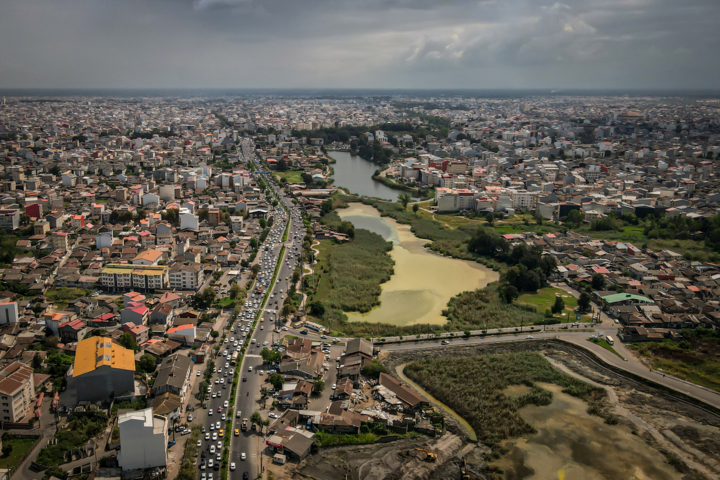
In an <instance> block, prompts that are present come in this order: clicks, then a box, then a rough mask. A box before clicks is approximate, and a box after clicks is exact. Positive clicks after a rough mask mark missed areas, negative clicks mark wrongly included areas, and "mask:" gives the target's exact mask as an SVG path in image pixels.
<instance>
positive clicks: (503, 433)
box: [405, 352, 607, 446]
mask: <svg viewBox="0 0 720 480" xmlns="http://www.w3.org/2000/svg"><path fill="white" fill-rule="evenodd" d="M405 375H407V376H408V377H409V378H410V379H411V380H413V381H414V382H417V383H418V384H419V385H420V386H421V387H422V388H424V389H425V390H427V392H428V393H430V394H431V395H432V396H434V397H435V398H437V399H438V400H440V401H441V402H443V403H445V404H446V405H447V406H449V407H450V408H452V409H453V410H454V411H455V412H457V413H458V414H459V415H460V416H461V417H463V418H464V419H465V420H466V421H467V422H468V423H469V424H470V426H472V427H473V429H474V430H475V432H476V433H477V436H478V440H479V441H480V442H481V443H484V444H486V445H489V446H498V445H499V443H500V442H501V441H502V440H504V439H506V438H512V437H519V436H522V435H527V434H530V433H533V432H534V431H535V429H534V428H533V427H532V426H531V425H529V424H528V423H527V422H525V420H523V419H522V417H521V416H520V414H519V413H518V410H519V409H520V408H522V407H523V406H525V405H538V406H543V405H549V404H550V403H551V401H552V392H550V391H547V390H544V389H542V388H541V387H539V386H538V385H536V383H539V382H542V383H554V384H557V385H560V386H562V387H565V389H564V390H563V392H565V393H568V394H570V395H573V396H576V397H578V398H581V399H583V400H585V401H586V402H588V403H589V406H590V407H591V408H592V407H595V408H592V410H589V411H592V412H594V413H598V414H600V415H607V414H606V413H605V412H604V408H603V405H602V403H601V401H602V400H603V399H604V397H605V395H606V394H605V391H604V390H603V389H602V388H598V387H594V386H592V385H590V384H588V383H585V382H582V381H580V380H578V379H576V378H574V377H571V376H569V375H566V374H564V373H562V372H560V371H558V370H556V369H555V368H553V367H552V365H550V362H548V361H547V360H546V359H545V358H544V357H542V356H541V355H540V354H538V353H526V352H525V353H509V354H500V355H482V354H478V355H470V356H467V355H466V356H453V355H448V356H445V357H442V358H436V359H424V360H419V361H416V362H413V363H410V364H408V365H407V366H406V367H405ZM510 385H527V386H528V387H531V390H530V391H529V392H527V393H525V394H523V395H519V396H506V395H504V394H503V393H502V392H503V390H504V389H505V388H506V387H508V386H510Z"/></svg>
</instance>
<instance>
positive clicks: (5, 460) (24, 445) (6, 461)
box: [0, 434, 35, 469]
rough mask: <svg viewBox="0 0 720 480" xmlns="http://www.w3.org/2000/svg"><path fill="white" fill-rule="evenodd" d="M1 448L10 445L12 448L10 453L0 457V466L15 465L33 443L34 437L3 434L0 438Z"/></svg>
mask: <svg viewBox="0 0 720 480" xmlns="http://www.w3.org/2000/svg"><path fill="white" fill-rule="evenodd" d="M2 445H3V448H5V447H7V446H8V445H12V447H13V449H12V452H10V455H8V456H5V455H3V456H2V457H0V468H12V469H14V468H15V467H17V465H18V463H19V462H20V459H21V458H22V457H24V456H25V454H27V453H28V452H29V451H30V450H31V449H32V447H33V445H35V439H34V438H13V437H12V436H11V435H7V434H6V435H4V436H3V440H2Z"/></svg>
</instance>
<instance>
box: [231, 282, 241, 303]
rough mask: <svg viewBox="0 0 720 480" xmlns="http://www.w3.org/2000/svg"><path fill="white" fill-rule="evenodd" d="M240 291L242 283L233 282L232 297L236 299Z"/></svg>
mask: <svg viewBox="0 0 720 480" xmlns="http://www.w3.org/2000/svg"><path fill="white" fill-rule="evenodd" d="M239 293H240V285H238V284H237V283H233V285H232V287H230V298H232V299H233V300H235V299H236V298H237V297H238V294H239Z"/></svg>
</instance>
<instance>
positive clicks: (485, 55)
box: [0, 0, 720, 89]
mask: <svg viewBox="0 0 720 480" xmlns="http://www.w3.org/2000/svg"><path fill="white" fill-rule="evenodd" d="M0 45H2V48H1V49H0V88H18V87H20V88H22V87H25V88H192V87H198V88H272V87H277V88H325V87H334V88H476V89H483V88H619V89H645V88H682V89H717V88H718V86H719V85H720V82H719V81H718V78H720V0H682V1H678V0H566V1H565V2H563V3H560V2H554V1H545V0H479V1H478V0H475V1H469V0H0Z"/></svg>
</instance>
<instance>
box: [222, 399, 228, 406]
mask: <svg viewBox="0 0 720 480" xmlns="http://www.w3.org/2000/svg"><path fill="white" fill-rule="evenodd" d="M223 407H225V408H228V401H227V400H225V403H223Z"/></svg>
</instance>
